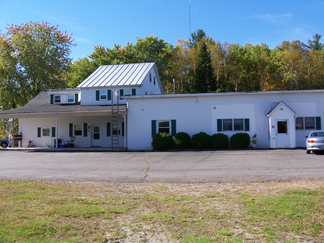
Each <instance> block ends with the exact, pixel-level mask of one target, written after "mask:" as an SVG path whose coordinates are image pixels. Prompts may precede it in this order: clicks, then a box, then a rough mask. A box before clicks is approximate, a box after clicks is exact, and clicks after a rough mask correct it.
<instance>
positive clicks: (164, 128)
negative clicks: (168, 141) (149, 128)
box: [158, 121, 170, 133]
mask: <svg viewBox="0 0 324 243" xmlns="http://www.w3.org/2000/svg"><path fill="white" fill-rule="evenodd" d="M158 132H159V133H163V132H165V133H170V122H168V121H162V122H159V123H158Z"/></svg>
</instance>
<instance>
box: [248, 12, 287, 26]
mask: <svg viewBox="0 0 324 243" xmlns="http://www.w3.org/2000/svg"><path fill="white" fill-rule="evenodd" d="M292 17H293V15H292V14H291V13H286V14H278V15H273V14H258V15H253V16H252V17H248V18H247V19H260V20H263V21H267V22H270V23H273V24H283V23H287V21H288V20H291V19H292Z"/></svg>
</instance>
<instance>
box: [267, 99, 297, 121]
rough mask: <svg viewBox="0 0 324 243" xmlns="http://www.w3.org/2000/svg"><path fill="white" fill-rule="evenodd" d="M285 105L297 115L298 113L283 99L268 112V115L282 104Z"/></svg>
mask: <svg viewBox="0 0 324 243" xmlns="http://www.w3.org/2000/svg"><path fill="white" fill-rule="evenodd" d="M281 104H282V105H284V106H286V107H287V109H288V110H289V111H290V112H292V113H293V114H294V116H296V115H297V113H296V112H295V111H294V110H293V109H291V108H290V107H289V106H288V105H287V104H286V103H285V102H283V101H282V100H281V101H279V102H278V103H277V104H276V105H275V106H274V107H273V108H272V109H271V110H270V111H269V112H268V114H267V115H266V116H267V117H269V116H270V115H271V113H272V112H273V111H275V110H276V109H277V108H278V107H279V106H280V105H281Z"/></svg>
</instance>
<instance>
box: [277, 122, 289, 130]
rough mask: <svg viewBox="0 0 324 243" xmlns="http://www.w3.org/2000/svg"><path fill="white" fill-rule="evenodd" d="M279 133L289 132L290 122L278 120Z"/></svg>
mask: <svg viewBox="0 0 324 243" xmlns="http://www.w3.org/2000/svg"><path fill="white" fill-rule="evenodd" d="M277 128H278V133H288V130H287V128H288V123H287V121H278V126H277Z"/></svg>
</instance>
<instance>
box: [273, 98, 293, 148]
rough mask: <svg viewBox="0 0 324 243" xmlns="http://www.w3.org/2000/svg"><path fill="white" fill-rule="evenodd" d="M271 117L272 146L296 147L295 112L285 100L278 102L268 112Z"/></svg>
mask: <svg viewBox="0 0 324 243" xmlns="http://www.w3.org/2000/svg"><path fill="white" fill-rule="evenodd" d="M267 117H268V119H269V143H270V146H269V147H270V148H295V147H296V129H295V119H296V117H297V114H296V112H294V111H293V110H292V109H291V108H290V107H289V106H288V105H287V104H286V103H284V102H283V101H280V102H278V103H277V104H276V105H275V106H274V108H273V109H272V110H271V111H270V112H269V113H268V114H267Z"/></svg>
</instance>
